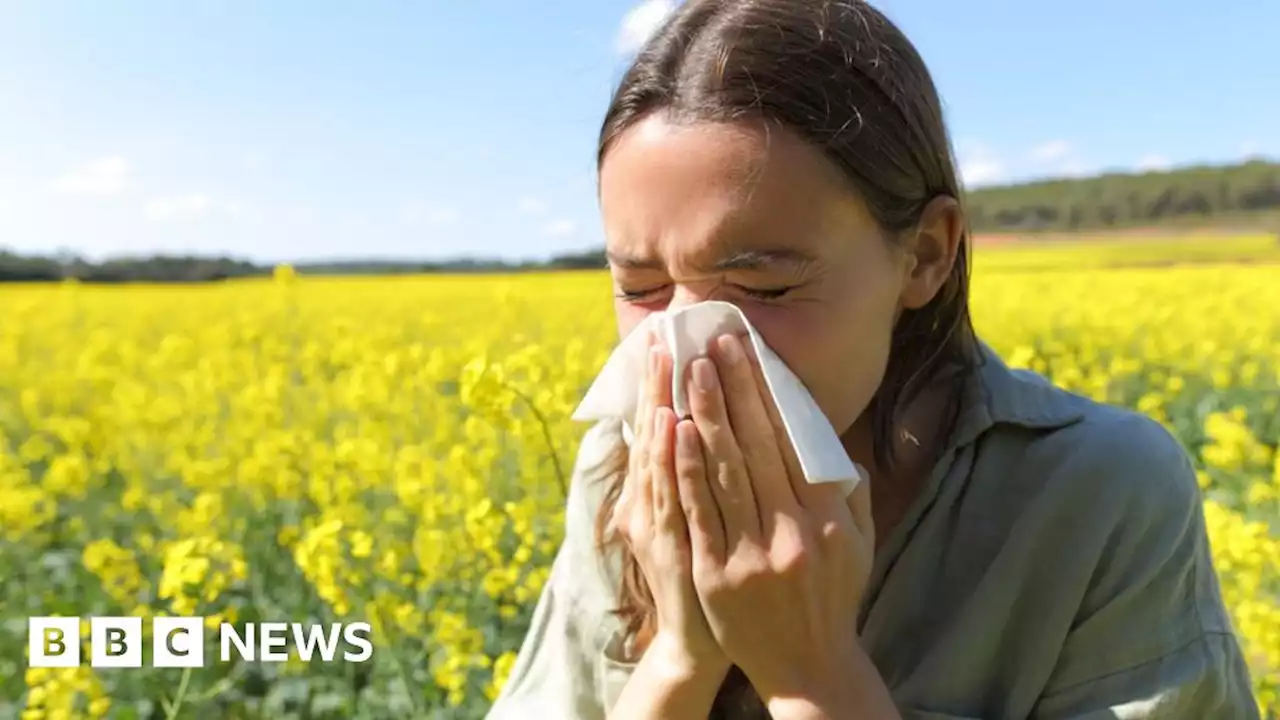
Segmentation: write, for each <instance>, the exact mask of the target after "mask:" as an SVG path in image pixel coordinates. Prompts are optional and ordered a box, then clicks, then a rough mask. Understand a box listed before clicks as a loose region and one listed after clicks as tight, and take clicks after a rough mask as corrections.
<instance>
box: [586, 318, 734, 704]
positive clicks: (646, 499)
mask: <svg viewBox="0 0 1280 720" xmlns="http://www.w3.org/2000/svg"><path fill="white" fill-rule="evenodd" d="M671 372H672V361H671V356H670V354H668V353H667V352H665V351H664V350H663V349H662V348H660V347H659V346H657V345H656V344H653V342H652V340H651V344H650V353H649V362H648V367H647V370H646V377H645V381H644V383H643V385H642V387H641V395H640V403H639V407H638V410H637V413H636V415H637V417H636V430H635V435H636V437H635V440H634V441H633V442H632V444H631V451H630V464H629V466H628V468H627V478H626V481H625V484H624V485H623V490H622V493H621V495H620V496H619V498H618V503H617V505H616V506H615V508H614V514H613V518H612V521H613V526H614V527H615V528H616V529H617V530H618V532H619V533H620V534H621V535H622V536H623V537H624V538H625V539H626V541H627V543H628V545H629V546H630V548H631V551H632V553H634V555H635V557H636V560H637V562H638V564H639V565H640V569H641V571H642V572H643V573H644V577H645V580H646V582H647V583H648V587H649V590H650V593H651V595H652V596H653V603H654V606H655V610H656V614H657V630H656V633H655V634H654V636H653V638H652V639H651V640H650V641H649V643H648V644H647V646H646V648H645V651H644V655H643V656H642V658H641V661H640V664H639V666H638V667H637V669H636V672H635V673H634V674H633V675H632V678H631V680H630V681H628V683H627V686H626V688H624V690H623V695H622V697H620V698H619V699H618V702H617V704H616V706H615V709H616V712H615V713H614V714H612V715H611V717H612V718H619V717H627V718H632V717H635V718H641V717H643V718H648V717H662V718H682V717H690V718H705V717H706V716H707V713H708V712H709V711H710V708H711V703H712V702H713V701H714V699H715V695H716V692H717V690H718V689H719V687H720V683H721V682H722V681H723V679H724V677H725V675H726V674H727V673H728V671H729V660H728V658H727V657H726V656H725V654H724V651H723V650H721V649H720V646H719V645H718V644H717V643H716V640H715V638H714V637H713V636H712V634H711V629H710V627H709V626H708V625H707V620H706V618H705V617H704V616H703V613H702V607H701V605H700V604H699V602H698V596H697V592H696V591H695V589H694V586H693V555H692V551H691V548H690V544H689V530H688V527H687V526H686V524H685V518H684V514H683V513H682V512H681V506H680V498H679V490H678V489H677V488H676V478H675V472H676V468H675V424H676V417H675V412H674V411H673V410H672V409H671ZM617 713H622V715H619V714H617Z"/></svg>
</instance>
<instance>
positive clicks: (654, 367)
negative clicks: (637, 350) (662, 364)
mask: <svg viewBox="0 0 1280 720" xmlns="http://www.w3.org/2000/svg"><path fill="white" fill-rule="evenodd" d="M659 352H661V350H659V349H658V346H657V345H653V346H651V347H650V348H649V372H651V373H656V372H658V353H659Z"/></svg>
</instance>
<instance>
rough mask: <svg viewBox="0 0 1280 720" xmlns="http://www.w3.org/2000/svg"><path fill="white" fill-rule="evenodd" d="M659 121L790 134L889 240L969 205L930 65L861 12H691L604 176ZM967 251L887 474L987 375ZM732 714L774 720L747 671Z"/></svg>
mask: <svg viewBox="0 0 1280 720" xmlns="http://www.w3.org/2000/svg"><path fill="white" fill-rule="evenodd" d="M658 111H661V112H663V113H664V117H666V118H668V119H669V120H671V121H672V122H681V123H695V122H731V121H735V120H740V119H748V118H750V119H763V120H767V121H770V122H774V123H777V124H780V125H783V126H785V127H787V128H788V129H790V130H791V131H792V132H795V133H797V134H798V135H799V136H800V137H802V138H803V139H805V140H806V141H808V142H810V143H812V145H813V146H815V147H817V148H819V149H820V150H822V152H823V153H824V155H825V156H826V157H827V158H828V159H829V160H830V161H831V162H832V163H834V164H835V166H836V167H838V168H839V169H840V170H841V171H842V173H843V175H844V176H845V177H846V178H847V179H848V181H849V182H850V183H851V185H852V187H853V188H854V189H856V191H857V192H858V193H859V194H860V195H861V196H862V198H863V200H864V201H865V202H866V203H867V205H868V207H869V208H870V210H871V213H872V215H873V216H874V217H875V219H876V220H877V222H878V223H879V225H880V226H881V227H882V229H883V230H884V231H885V233H886V235H887V236H888V237H890V238H897V237H899V236H901V234H903V233H905V232H907V231H910V230H912V229H913V228H914V227H915V226H916V225H917V224H918V223H919V221H920V218H921V214H922V212H923V211H924V209H925V207H926V206H927V205H928V204H929V203H930V201H932V200H933V199H935V198H937V197H939V196H949V197H952V198H955V199H957V200H960V199H961V187H960V182H959V179H958V177H957V172H956V165H955V160H954V157H953V154H952V150H951V144H950V140H949V138H948V135H947V130H946V126H945V124H944V122H943V112H942V106H941V102H940V101H939V98H938V94H937V90H936V89H935V87H934V84H933V80H932V78H931V76H930V74H929V72H928V69H927V68H926V67H925V64H924V61H923V60H922V59H921V58H920V55H919V54H918V53H917V52H916V50H915V48H914V47H913V46H912V45H911V43H910V42H909V41H908V40H907V38H906V37H905V36H904V35H903V34H902V33H901V31H899V30H898V28H897V27H896V26H895V25H894V24H893V23H892V22H890V21H889V20H888V18H886V17H885V16H884V15H882V14H881V13H880V12H879V11H877V10H876V9H875V8H873V7H871V6H870V5H868V4H867V3H866V2H863V1H861V0H687V1H686V2H685V3H684V4H683V5H681V6H680V7H678V8H677V9H676V10H675V11H673V12H672V14H671V15H670V16H669V17H668V18H667V19H666V20H665V21H664V23H663V25H662V27H661V28H659V29H658V30H657V32H656V33H655V34H654V35H653V36H652V37H651V38H650V39H649V41H648V42H647V43H646V45H645V46H644V47H643V48H642V49H641V50H640V52H639V53H638V55H637V56H636V58H635V60H634V61H633V62H632V64H631V66H630V68H629V69H628V71H627V73H626V74H625V75H624V76H623V78H622V80H621V83H620V84H619V86H618V88H617V90H616V91H615V93H614V95H613V99H612V102H611V103H610V105H609V108H608V111H607V113H606V115H605V118H604V123H603V126H602V128H601V131H600V139H599V150H598V154H597V164H602V163H603V162H604V159H605V156H606V154H607V153H608V151H609V149H610V147H611V146H612V144H613V143H614V142H615V141H616V140H617V138H618V137H619V136H620V135H621V134H622V133H623V132H625V131H626V130H627V129H628V128H630V127H631V126H632V125H634V124H635V123H636V122H638V121H639V120H641V119H642V118H644V117H646V116H648V115H649V114H651V113H654V112H658ZM969 245H970V242H969V237H968V232H967V230H966V232H965V235H964V237H963V238H962V240H961V250H960V252H959V254H958V257H957V258H956V262H955V265H954V267H953V268H952V271H951V275H950V276H949V277H948V279H947V281H946V282H945V284H944V285H943V287H942V288H941V289H940V290H939V292H938V293H937V294H936V295H935V296H934V298H933V299H932V300H931V301H930V302H929V303H928V304H927V305H925V306H924V307H922V308H920V309H918V310H908V311H906V312H904V313H903V314H902V316H901V317H900V318H899V319H898V322H897V324H896V326H895V327H894V331H893V340H892V344H891V349H890V357H889V363H888V367H887V369H886V374H885V377H884V379H883V381H882V383H881V384H880V387H879V389H878V390H877V392H876V394H875V396H874V398H873V399H872V402H871V405H870V407H869V409H868V412H869V413H871V424H872V428H873V433H874V438H875V453H876V458H875V461H876V464H877V465H878V466H880V467H881V468H882V469H887V468H890V467H892V466H893V464H894V446H895V443H894V440H895V438H894V433H895V430H896V429H897V420H898V416H899V413H900V412H901V410H902V409H903V408H904V407H906V406H907V405H908V404H909V403H910V402H911V401H912V400H913V399H914V398H915V397H916V396H917V395H918V394H919V392H920V391H921V390H922V389H923V388H924V387H925V386H927V385H928V384H930V383H931V382H933V381H935V380H937V379H939V378H940V377H941V376H942V375H943V374H944V373H945V372H946V371H947V370H948V369H952V370H956V371H957V372H956V377H957V378H963V376H964V375H965V374H966V371H968V370H969V369H971V368H972V367H973V366H974V364H975V363H976V362H977V356H976V338H975V335H974V332H973V328H972V324H971V321H970V318H969V307H968V295H969V292H968V284H969V277H968V275H969V265H970V263H969V258H968V252H969V251H970V248H969ZM956 388H957V390H956V391H957V392H958V391H959V390H958V383H957V385H956ZM944 430H946V431H947V432H948V433H949V432H950V430H951V428H949V427H948V428H944ZM609 468H610V471H611V480H610V485H609V487H608V488H607V489H606V491H605V495H604V501H603V503H602V505H601V507H600V512H599V515H598V516H597V523H596V537H597V540H598V541H599V542H600V543H601V545H602V546H604V545H607V544H609V543H611V542H616V538H606V537H605V533H604V528H605V525H606V520H607V518H609V517H610V515H611V514H612V512H613V507H614V506H615V504H616V502H617V497H618V493H619V492H620V491H621V488H622V482H623V481H624V479H625V468H626V448H625V446H621V447H620V448H619V451H618V453H617V454H616V455H615V457H613V458H612V459H611V462H610V463H609ZM618 544H619V545H621V546H622V547H621V551H622V570H623V574H622V587H621V589H620V590H621V598H620V607H619V608H618V611H617V612H618V615H619V617H621V618H622V620H623V621H624V622H625V623H626V628H627V634H628V639H629V640H630V641H631V642H630V643H629V644H630V645H633V646H636V647H643V646H644V644H645V643H646V642H647V639H648V637H649V636H651V635H652V632H653V630H654V628H653V623H654V621H655V619H654V618H655V615H654V607H653V601H652V597H651V595H650V593H649V591H648V587H647V584H646V582H645V579H644V576H643V574H642V573H641V571H640V568H639V566H638V564H637V563H636V562H635V558H634V557H633V556H632V555H631V554H630V553H629V552H628V551H627V548H626V547H625V543H618ZM726 714H731V715H732V716H733V717H767V713H765V712H764V708H763V706H762V705H761V703H760V701H759V699H758V698H756V697H755V696H754V693H753V692H752V691H751V688H750V686H749V684H748V683H747V682H746V680H745V678H744V677H743V676H742V675H741V673H740V672H737V671H736V669H735V671H734V672H732V673H731V674H730V676H729V678H727V679H726V681H725V684H724V685H723V686H722V687H721V690H720V694H719V696H718V697H717V701H716V707H715V709H714V710H713V713H712V717H725V716H728V715H726Z"/></svg>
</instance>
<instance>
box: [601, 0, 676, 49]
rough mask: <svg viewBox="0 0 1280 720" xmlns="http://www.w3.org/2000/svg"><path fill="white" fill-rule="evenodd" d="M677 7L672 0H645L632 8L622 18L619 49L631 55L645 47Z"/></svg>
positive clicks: (617, 45) (617, 43)
mask: <svg viewBox="0 0 1280 720" xmlns="http://www.w3.org/2000/svg"><path fill="white" fill-rule="evenodd" d="M675 7H676V4H675V3H674V2H673V1H672V0H644V2H642V3H640V4H639V5H636V6H635V7H633V8H631V10H630V11H628V12H627V14H626V16H625V17H623V18H622V27H621V28H619V30H618V38H617V42H616V48H617V51H618V52H619V53H621V54H623V55H630V54H631V53H634V52H636V51H637V50H639V49H640V48H641V47H643V46H644V44H645V42H646V41H647V40H648V39H649V36H651V35H653V33H654V31H656V30H657V29H658V28H659V27H660V26H661V25H662V21H663V20H665V19H666V18H667V15H668V14H669V13H670V12H671V11H672V10H674V9H675Z"/></svg>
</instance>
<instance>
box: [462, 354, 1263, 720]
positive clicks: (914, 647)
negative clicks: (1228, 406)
mask: <svg viewBox="0 0 1280 720" xmlns="http://www.w3.org/2000/svg"><path fill="white" fill-rule="evenodd" d="M984 355H985V359H986V362H985V364H984V365H983V366H982V368H981V369H980V370H979V372H978V373H977V374H976V375H975V376H974V377H973V378H972V380H971V382H970V383H969V387H968V390H967V392H966V399H965V401H964V407H963V410H962V413H961V416H960V420H959V423H958V424H957V427H956V431H955V432H954V433H953V434H952V438H951V440H950V443H949V445H948V447H947V450H946V451H945V453H944V454H943V456H942V459H941V460H940V461H939V463H938V464H937V466H936V467H935V469H934V472H933V474H932V476H931V478H930V479H929V481H928V482H927V483H926V485H925V487H924V488H923V490H922V493H921V495H920V496H919V498H917V499H916V500H915V502H914V504H913V506H912V507H911V508H910V509H909V510H908V512H907V514H906V516H905V517H904V519H903V521H902V522H901V523H900V524H899V525H898V527H897V528H895V529H894V530H893V532H892V533H891V535H890V536H889V537H888V538H887V539H886V541H885V543H884V546H883V548H882V549H881V551H880V552H879V553H878V555H877V557H876V559H875V564H874V567H873V569H872V575H871V580H870V585H869V587H868V589H867V593H866V595H865V597H864V599H863V603H862V606H861V608H856V609H855V608H850V612H855V611H856V612H860V619H861V621H862V623H861V627H862V635H861V638H862V643H863V647H864V648H865V649H866V651H867V652H868V654H869V655H870V656H871V658H872V660H873V661H874V662H875V665H876V667H877V668H879V670H880V673H881V675H882V677H883V678H884V681H885V683H886V684H887V686H888V687H889V689H890V691H891V693H892V695H893V697H894V698H895V700H896V704H897V706H898V708H899V710H900V712H901V713H902V716H903V717H904V718H905V719H906V720H976V719H982V720H996V719H1002V720H1003V719H1013V718H1037V719H1040V720H1067V719H1068V718H1069V719H1071V720H1085V719H1086V718H1088V719H1090V720H1095V719H1096V720H1112V719H1115V720H1155V719H1157V718H1161V719H1164V718H1169V719H1174V718H1176V719H1177V720H1217V719H1222V720H1257V719H1258V718H1259V716H1260V713H1259V709H1258V705H1257V703H1256V701H1255V700H1254V698H1253V696H1252V692H1251V687H1250V679H1249V672H1248V670H1247V668H1246V666H1245V663H1244V661H1243V658H1242V654H1241V651H1240V648H1239V646H1238V644H1237V641H1236V638H1235V637H1234V635H1233V634H1232V628H1231V626H1230V619H1229V617H1228V615H1227V613H1226V611H1225V609H1224V606H1223V602H1222V598H1221V595H1220V593H1219V588H1218V582H1217V577H1216V575H1215V574H1214V570H1213V567H1212V565H1211V560H1210V555H1209V548H1208V540H1207V537H1206V533H1205V521H1204V517H1203V511H1202V507H1201V496H1200V490H1199V487H1198V486H1197V484H1196V478H1195V472H1194V469H1193V467H1192V465H1191V462H1190V460H1189V458H1188V456H1187V453H1186V452H1185V451H1184V449H1183V448H1182V446H1181V445H1180V444H1179V443H1178V442H1177V440H1176V439H1175V438H1173V437H1172V436H1171V435H1169V433H1167V432H1166V431H1165V429H1164V428H1163V427H1161V426H1160V425H1159V424H1158V423H1155V422H1154V421H1152V420H1150V419H1148V418H1146V417H1144V416H1142V415H1139V414H1136V413H1133V412H1131V411H1128V410H1124V409H1120V408H1115V407H1111V406H1107V405H1102V404H1098V403H1095V402H1092V401H1090V400H1088V399H1086V398H1082V397H1079V396H1076V395H1073V394H1070V393H1067V392H1064V391H1062V390H1059V389H1057V388H1055V387H1053V386H1052V385H1050V384H1048V383H1047V382H1045V381H1044V380H1043V379H1042V378H1040V377H1039V376H1037V375H1033V374H1031V373H1029V372H1025V371H1015V370H1011V369H1009V368H1008V367H1007V366H1005V365H1004V364H1003V363H1002V362H1001V361H1000V360H999V359H998V358H997V357H996V356H995V355H994V354H993V353H991V351H990V350H989V349H988V348H985V347H984ZM618 442H622V439H621V435H620V425H619V424H618V423H610V422H602V423H600V424H597V425H595V426H594V427H592V428H591V429H590V430H588V432H587V433H586V435H585V436H584V439H583V442H582V446H581V448H580V451H579V455H578V459H577V462H576V464H575V469H574V477H573V482H572V485H571V489H570V492H569V500H568V506H567V509H566V528H565V539H564V542H563V544H562V546H561V547H560V549H559V552H558V553H557V555H556V558H555V560H554V564H553V568H552V571H551V575H550V579H549V580H548V582H547V585H546V587H545V589H544V590H543V592H542V595H541V597H540V598H539V600H538V603H537V606H536V609H535V610H534V615H533V620H532V625H531V627H530V628H529V632H528V635H527V637H526V638H525V641H524V644H523V646H522V648H521V650H520V653H519V657H518V659H517V661H516V663H515V666H514V668H513V670H512V673H511V675H510V677H509V679H508V681H507V684H506V685H505V687H504V689H503V690H502V693H501V695H500V696H499V697H498V699H497V701H496V702H495V703H494V705H493V707H492V709H491V710H490V712H489V714H488V716H487V717H488V720H514V719H519V720H526V719H538V720H541V719H542V718H548V719H551V718H554V719H557V720H558V719H561V718H565V719H568V718H572V719H575V720H595V719H599V718H605V717H606V716H607V713H608V709H609V707H610V706H611V705H612V703H613V701H614V700H615V699H616V698H617V697H618V694H619V693H620V692H621V690H622V688H623V686H624V685H625V684H626V682H627V679H628V677H629V675H630V672H631V669H632V666H630V665H628V664H626V663H622V662H619V661H618V660H617V658H618V657H620V655H619V653H618V649H619V647H620V644H619V643H620V638H621V630H622V628H621V626H620V624H619V623H618V621H617V620H616V619H615V618H613V617H612V616H611V614H610V611H611V609H612V608H613V606H614V603H615V602H616V598H617V588H618V565H617V559H616V558H613V557H602V556H601V554H600V553H599V552H598V551H597V550H596V549H595V546H594V543H593V535H592V532H593V528H592V523H593V521H594V518H595V513H596V509H597V507H598V506H599V503H600V499H601V496H602V491H603V487H602V485H603V483H601V482H598V481H597V479H595V478H593V477H592V474H591V473H590V469H591V468H592V467H593V466H595V465H596V464H597V463H598V462H599V461H600V460H601V459H602V458H603V457H604V456H605V454H607V453H608V452H609V450H610V449H611V447H613V445H614V444H615V443H618Z"/></svg>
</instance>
